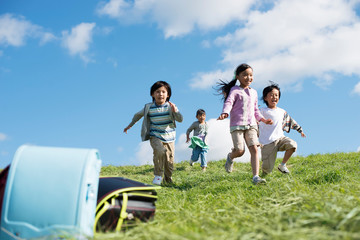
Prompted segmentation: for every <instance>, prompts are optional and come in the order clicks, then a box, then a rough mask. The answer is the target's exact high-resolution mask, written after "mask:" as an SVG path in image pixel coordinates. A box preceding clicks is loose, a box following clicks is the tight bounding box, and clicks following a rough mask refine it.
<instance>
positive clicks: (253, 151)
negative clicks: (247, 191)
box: [249, 145, 260, 176]
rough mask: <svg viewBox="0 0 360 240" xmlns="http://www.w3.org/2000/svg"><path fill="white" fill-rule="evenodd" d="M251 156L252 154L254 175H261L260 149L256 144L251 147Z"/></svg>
mask: <svg viewBox="0 0 360 240" xmlns="http://www.w3.org/2000/svg"><path fill="white" fill-rule="evenodd" d="M249 151H250V156H251V158H250V159H251V168H252V173H253V176H259V167H260V163H259V151H258V148H257V146H256V145H253V146H250V147H249Z"/></svg>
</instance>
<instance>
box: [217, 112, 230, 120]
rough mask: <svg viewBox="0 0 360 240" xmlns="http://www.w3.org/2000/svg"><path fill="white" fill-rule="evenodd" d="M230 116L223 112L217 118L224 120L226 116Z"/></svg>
mask: <svg viewBox="0 0 360 240" xmlns="http://www.w3.org/2000/svg"><path fill="white" fill-rule="evenodd" d="M228 116H229V114H227V113H222V114H221V115H220V116H219V117H218V119H217V120H224V119H225V118H227V117H228Z"/></svg>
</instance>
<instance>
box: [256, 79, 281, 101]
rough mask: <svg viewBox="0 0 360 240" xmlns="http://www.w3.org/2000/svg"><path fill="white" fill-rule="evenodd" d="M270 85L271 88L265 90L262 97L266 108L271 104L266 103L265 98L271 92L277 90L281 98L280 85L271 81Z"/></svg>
mask: <svg viewBox="0 0 360 240" xmlns="http://www.w3.org/2000/svg"><path fill="white" fill-rule="evenodd" d="M270 84H271V85H269V86H267V87H266V88H264V90H263V95H262V97H261V100H263V102H264V103H265V104H266V106H269V104H268V103H267V102H266V101H265V98H266V96H267V95H268V93H269V92H271V91H272V90H273V89H277V90H278V91H279V99H280V96H281V92H280V87H279V85H278V84H276V83H274V82H272V81H270Z"/></svg>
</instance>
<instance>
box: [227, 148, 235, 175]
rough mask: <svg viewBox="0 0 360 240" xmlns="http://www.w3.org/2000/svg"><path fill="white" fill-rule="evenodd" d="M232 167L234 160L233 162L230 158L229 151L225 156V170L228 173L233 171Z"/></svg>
mask: <svg viewBox="0 0 360 240" xmlns="http://www.w3.org/2000/svg"><path fill="white" fill-rule="evenodd" d="M233 167H234V162H233V160H231V158H230V153H229V154H228V155H227V157H226V163H225V170H226V171H227V172H228V173H231V172H232V171H233Z"/></svg>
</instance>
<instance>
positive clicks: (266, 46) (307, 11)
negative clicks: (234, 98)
mask: <svg viewBox="0 0 360 240" xmlns="http://www.w3.org/2000/svg"><path fill="white" fill-rule="evenodd" d="M358 42H360V21H359V18H358V16H357V15H356V11H355V9H354V7H353V5H352V3H351V2H349V1H344V0H334V1H326V0H319V1H311V0H305V1H300V0H290V1H288V0H280V1H278V2H277V3H276V4H275V5H274V6H273V8H272V9H269V10H267V11H264V12H261V11H252V12H250V13H249V16H248V18H247V21H246V23H245V24H244V25H242V26H240V27H239V28H238V29H237V30H236V31H235V32H233V33H227V34H225V35H224V36H221V37H218V38H217V39H215V40H214V43H215V44H216V45H217V46H219V47H223V56H224V57H223V60H222V63H223V65H224V68H223V69H222V70H213V71H211V72H209V73H207V72H203V73H198V74H197V75H196V78H193V79H192V80H191V84H190V85H191V86H192V87H197V88H202V87H201V86H204V82H205V83H207V84H205V85H207V86H209V85H210V83H214V82H216V81H217V78H218V76H217V75H216V74H214V73H217V72H224V73H225V72H228V73H232V72H233V71H234V69H235V68H236V66H237V65H239V64H240V63H243V62H247V63H249V64H250V65H251V66H252V67H253V68H254V76H255V81H254V84H255V86H256V85H263V84H264V83H265V82H267V81H268V80H273V81H276V82H277V83H279V84H281V85H282V86H284V85H291V86H294V87H296V88H297V89H301V80H302V79H304V78H306V77H313V78H316V79H317V80H316V82H315V83H316V84H317V85H318V86H320V87H322V88H326V87H328V86H329V85H331V84H332V82H333V81H334V78H333V74H334V73H340V74H343V75H352V74H356V75H360V69H359V68H358V62H360V55H359V54H358V52H360V45H359V44H358ZM231 77H232V74H229V75H228V76H227V78H228V79H229V78H231ZM204 79H206V81H204Z"/></svg>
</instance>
